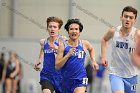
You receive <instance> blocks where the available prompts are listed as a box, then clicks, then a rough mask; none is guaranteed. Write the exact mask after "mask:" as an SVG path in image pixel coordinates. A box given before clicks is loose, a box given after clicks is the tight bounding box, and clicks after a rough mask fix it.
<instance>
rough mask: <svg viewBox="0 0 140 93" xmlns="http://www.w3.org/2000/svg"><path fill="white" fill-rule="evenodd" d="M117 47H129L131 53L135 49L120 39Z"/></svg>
mask: <svg viewBox="0 0 140 93" xmlns="http://www.w3.org/2000/svg"><path fill="white" fill-rule="evenodd" d="M116 47H117V48H122V49H128V52H129V53H132V52H133V51H134V49H135V48H133V47H129V45H128V43H127V42H120V41H116Z"/></svg>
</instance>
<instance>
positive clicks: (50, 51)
mask: <svg viewBox="0 0 140 93" xmlns="http://www.w3.org/2000/svg"><path fill="white" fill-rule="evenodd" d="M56 52H57V51H56V49H45V50H44V53H56Z"/></svg>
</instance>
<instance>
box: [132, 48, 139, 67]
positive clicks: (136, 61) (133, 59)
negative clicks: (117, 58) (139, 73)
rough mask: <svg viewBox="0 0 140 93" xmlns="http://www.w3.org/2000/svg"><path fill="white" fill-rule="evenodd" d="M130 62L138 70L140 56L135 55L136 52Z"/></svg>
mask: <svg viewBox="0 0 140 93" xmlns="http://www.w3.org/2000/svg"><path fill="white" fill-rule="evenodd" d="M132 62H133V63H134V65H135V66H137V67H138V68H140V55H139V54H137V52H136V51H134V53H133V54H132Z"/></svg>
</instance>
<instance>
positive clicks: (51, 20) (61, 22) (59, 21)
mask: <svg viewBox="0 0 140 93" xmlns="http://www.w3.org/2000/svg"><path fill="white" fill-rule="evenodd" d="M46 22H47V27H48V25H49V23H50V22H57V23H59V29H60V28H61V26H62V25H63V21H62V20H61V19H60V18H58V17H54V16H51V17H48V18H47V20H46Z"/></svg>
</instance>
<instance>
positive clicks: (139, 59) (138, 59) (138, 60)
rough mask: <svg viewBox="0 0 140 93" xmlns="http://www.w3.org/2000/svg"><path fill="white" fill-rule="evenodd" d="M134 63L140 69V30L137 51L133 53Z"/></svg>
mask: <svg viewBox="0 0 140 93" xmlns="http://www.w3.org/2000/svg"><path fill="white" fill-rule="evenodd" d="M132 62H133V63H134V64H135V65H136V66H137V67H139V68H140V30H137V32H136V49H135V50H134V52H133V53H132Z"/></svg>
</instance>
